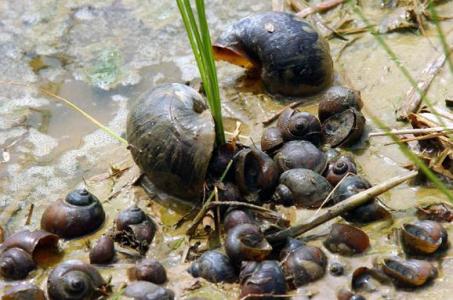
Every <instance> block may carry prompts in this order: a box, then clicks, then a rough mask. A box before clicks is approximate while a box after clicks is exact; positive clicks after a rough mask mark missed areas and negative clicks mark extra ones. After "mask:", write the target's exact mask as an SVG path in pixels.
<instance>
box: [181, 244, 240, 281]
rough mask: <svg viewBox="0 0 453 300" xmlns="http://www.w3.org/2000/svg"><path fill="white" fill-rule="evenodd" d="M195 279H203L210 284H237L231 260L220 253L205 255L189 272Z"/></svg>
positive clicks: (210, 252) (211, 251) (212, 251)
mask: <svg viewBox="0 0 453 300" xmlns="http://www.w3.org/2000/svg"><path fill="white" fill-rule="evenodd" d="M187 271H188V272H189V273H190V274H191V275H192V276H193V277H194V278H198V277H202V278H204V279H206V280H208V281H210V282H214V283H217V282H229V283H232V282H235V281H236V280H237V276H236V273H235V269H234V267H233V264H232V263H231V261H230V258H229V257H228V256H226V255H225V254H223V253H220V252H218V251H214V250H210V251H207V252H205V253H203V254H202V255H201V256H200V257H199V258H198V259H197V260H195V261H194V262H193V263H192V265H191V266H190V267H189V269H188V270H187Z"/></svg>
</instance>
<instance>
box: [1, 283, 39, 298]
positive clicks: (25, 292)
mask: <svg viewBox="0 0 453 300" xmlns="http://www.w3.org/2000/svg"><path fill="white" fill-rule="evenodd" d="M2 300H46V295H45V294H44V292H43V291H42V290H41V289H40V288H38V287H37V286H36V285H34V284H31V283H19V284H17V285H14V286H13V287H11V288H9V289H7V290H6V291H5V294H4V295H3V296H2Z"/></svg>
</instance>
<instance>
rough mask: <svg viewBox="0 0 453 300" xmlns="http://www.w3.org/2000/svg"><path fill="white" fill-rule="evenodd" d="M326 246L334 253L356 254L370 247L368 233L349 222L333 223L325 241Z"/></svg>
mask: <svg viewBox="0 0 453 300" xmlns="http://www.w3.org/2000/svg"><path fill="white" fill-rule="evenodd" d="M324 246H325V247H326V248H327V249H329V250H330V251H331V252H333V253H339V254H342V255H354V254H359V253H363V252H364V251H365V250H367V249H368V248H369V247H370V239H369V238H368V235H367V234H366V233H365V232H363V231H362V230H361V229H359V228H357V227H354V226H351V225H347V224H333V225H332V227H331V228H330V233H329V235H328V236H327V239H326V240H325V241H324Z"/></svg>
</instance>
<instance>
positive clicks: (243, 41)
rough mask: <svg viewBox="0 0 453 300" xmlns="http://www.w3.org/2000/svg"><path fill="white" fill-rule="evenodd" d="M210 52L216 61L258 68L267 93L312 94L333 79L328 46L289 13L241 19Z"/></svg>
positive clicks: (313, 30)
mask: <svg viewBox="0 0 453 300" xmlns="http://www.w3.org/2000/svg"><path fill="white" fill-rule="evenodd" d="M283 45H284V46H283ZM213 51H214V55H215V57H216V59H218V60H225V61H228V62H230V63H233V64H236V65H239V66H242V67H244V68H247V69H253V68H256V69H261V79H262V81H263V84H264V86H265V87H266V88H267V90H268V91H269V92H271V93H279V94H283V95H288V96H291V95H295V96H296V95H306V94H311V93H316V92H318V91H320V90H322V89H324V88H325V87H326V86H328V85H329V84H330V83H331V82H332V79H333V63H332V58H331V57H330V50H329V45H328V43H327V42H326V41H325V40H324V39H323V38H322V37H321V36H320V35H319V34H318V33H317V32H316V30H315V29H313V27H312V26H311V25H310V24H309V23H307V22H304V21H302V20H300V19H298V18H297V17H296V16H294V15H292V14H289V13H283V12H265V13H260V14H255V15H252V16H249V17H246V18H244V19H241V20H239V21H238V22H236V23H234V24H233V25H231V26H230V27H229V28H228V29H226V30H225V31H224V32H223V33H222V35H221V36H220V37H219V38H218V39H217V40H216V41H215V43H214V45H213Z"/></svg>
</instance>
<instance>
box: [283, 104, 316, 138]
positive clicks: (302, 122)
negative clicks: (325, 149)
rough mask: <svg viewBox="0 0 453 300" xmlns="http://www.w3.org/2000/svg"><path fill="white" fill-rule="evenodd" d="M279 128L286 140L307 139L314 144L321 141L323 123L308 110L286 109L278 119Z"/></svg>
mask: <svg viewBox="0 0 453 300" xmlns="http://www.w3.org/2000/svg"><path fill="white" fill-rule="evenodd" d="M277 128H278V129H280V131H281V135H282V137H283V139H284V140H285V141H293V140H305V141H309V142H311V143H313V144H314V145H319V144H320V142H321V123H320V122H319V120H318V119H317V118H316V117H315V116H313V115H311V114H309V113H307V112H300V111H297V110H294V109H292V108H287V109H285V110H284V111H283V113H282V114H281V115H280V117H279V118H278V120H277Z"/></svg>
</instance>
